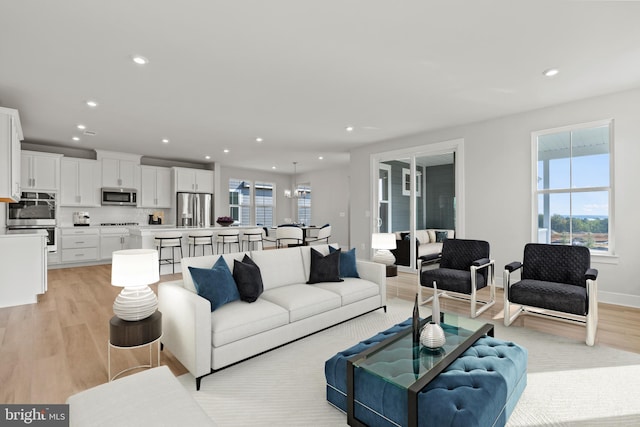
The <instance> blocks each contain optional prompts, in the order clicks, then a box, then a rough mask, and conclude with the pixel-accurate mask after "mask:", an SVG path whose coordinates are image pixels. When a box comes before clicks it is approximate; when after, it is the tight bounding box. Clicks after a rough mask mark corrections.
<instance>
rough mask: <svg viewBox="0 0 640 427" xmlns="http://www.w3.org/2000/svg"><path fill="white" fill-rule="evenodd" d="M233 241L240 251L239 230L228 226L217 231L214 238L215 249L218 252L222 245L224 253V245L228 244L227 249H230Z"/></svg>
mask: <svg viewBox="0 0 640 427" xmlns="http://www.w3.org/2000/svg"><path fill="white" fill-rule="evenodd" d="M234 243H235V244H236V245H238V252H240V230H238V229H237V228H229V229H227V230H220V231H218V237H217V238H216V250H217V251H218V253H220V245H222V253H224V247H225V245H229V251H231V245H232V244H234Z"/></svg>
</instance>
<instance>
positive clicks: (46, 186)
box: [20, 151, 62, 192]
mask: <svg viewBox="0 0 640 427" xmlns="http://www.w3.org/2000/svg"><path fill="white" fill-rule="evenodd" d="M61 157H62V155H61V154H52V153H40V152H37V151H22V153H21V162H20V171H21V172H20V187H21V188H22V191H25V190H42V191H56V192H57V191H60V178H59V177H60V158H61Z"/></svg>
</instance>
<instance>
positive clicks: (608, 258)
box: [591, 253, 620, 264]
mask: <svg viewBox="0 0 640 427" xmlns="http://www.w3.org/2000/svg"><path fill="white" fill-rule="evenodd" d="M619 260H620V257H618V255H610V254H594V253H591V261H592V262H593V263H594V264H618V262H619Z"/></svg>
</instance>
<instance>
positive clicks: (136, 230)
mask: <svg viewBox="0 0 640 427" xmlns="http://www.w3.org/2000/svg"><path fill="white" fill-rule="evenodd" d="M256 227H257V226H255V225H254V226H250V225H247V226H232V227H176V226H175V225H148V226H139V227H130V228H129V239H130V240H129V247H130V248H132V249H155V248H156V244H155V241H154V235H155V234H156V233H163V232H169V231H179V232H181V233H182V253H183V255H184V256H188V254H189V233H191V232H193V231H204V230H210V231H213V242H214V248H215V241H216V236H217V233H218V232H219V231H221V230H228V229H229V228H233V229H238V230H240V239H242V231H243V230H247V229H251V228H256ZM178 256H179V254H178V253H177V251H176V257H178ZM162 267H163V268H161V270H160V274H171V265H163V266H162Z"/></svg>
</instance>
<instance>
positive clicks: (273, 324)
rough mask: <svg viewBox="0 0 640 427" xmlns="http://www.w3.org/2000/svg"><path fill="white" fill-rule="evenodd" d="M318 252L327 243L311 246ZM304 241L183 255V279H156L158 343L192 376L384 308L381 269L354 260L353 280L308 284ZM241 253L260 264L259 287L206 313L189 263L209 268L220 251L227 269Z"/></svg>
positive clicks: (205, 303)
mask: <svg viewBox="0 0 640 427" xmlns="http://www.w3.org/2000/svg"><path fill="white" fill-rule="evenodd" d="M313 248H314V249H316V250H318V251H320V252H322V253H323V254H324V255H326V254H328V253H329V248H328V245H315V246H313ZM310 250H311V248H310V247H309V246H302V247H295V248H286V249H277V250H264V251H252V252H241V253H231V254H225V255H209V256H202V257H192V258H183V259H182V280H180V281H174V282H164V283H160V284H159V286H158V309H159V310H160V311H161V312H162V333H163V336H162V343H163V345H164V346H166V348H167V349H168V350H169V351H171V353H172V354H173V355H174V356H175V357H176V358H177V359H178V360H179V361H180V362H181V363H182V364H183V365H184V366H185V367H186V368H187V369H188V370H189V372H191V374H193V376H194V377H195V378H196V387H197V388H198V389H199V388H200V381H201V379H202V377H203V376H205V375H208V374H210V373H213V372H215V371H216V370H218V369H221V368H224V367H226V366H229V365H231V364H234V363H236V362H239V361H241V360H244V359H247V358H249V357H252V356H255V355H257V354H260V353H263V352H265V351H267V350H270V349H273V348H275V347H278V346H280V345H282V344H286V343H288V342H291V341H294V340H296V339H299V338H302V337H304V336H307V335H310V334H312V333H314V332H318V331H320V330H322V329H325V328H327V327H330V326H333V325H336V324H338V323H340V322H343V321H345V320H348V319H351V318H354V317H357V316H359V315H361V314H364V313H367V312H370V311H373V310H376V309H378V308H384V309H385V311H386V277H385V266H384V265H382V264H377V263H374V262H370V261H362V260H357V261H356V265H357V270H358V274H359V276H360V278H359V279H357V278H345V279H344V281H343V282H326V283H318V284H314V285H308V284H306V282H307V281H308V279H309V271H310V264H311V254H310ZM245 254H248V255H249V256H250V257H251V259H252V260H253V261H254V262H255V263H256V264H257V265H258V267H259V268H260V272H261V275H262V281H263V285H264V292H263V293H262V294H261V295H260V297H259V298H258V300H257V301H255V302H253V303H247V302H243V301H240V300H237V301H233V302H231V303H228V304H225V305H223V306H222V307H219V308H218V309H217V310H215V311H213V312H211V308H210V303H209V301H208V300H206V299H204V298H202V297H200V296H199V295H198V294H197V293H196V289H195V286H194V284H193V280H192V279H191V274H190V273H189V269H188V267H189V266H192V267H198V268H211V267H212V266H213V264H214V263H215V261H217V260H218V258H219V257H220V256H223V257H224V258H225V261H226V262H227V265H228V266H229V268H230V269H231V270H232V271H233V265H234V263H233V260H234V259H237V260H241V259H242V258H243V257H244V255H245Z"/></svg>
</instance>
